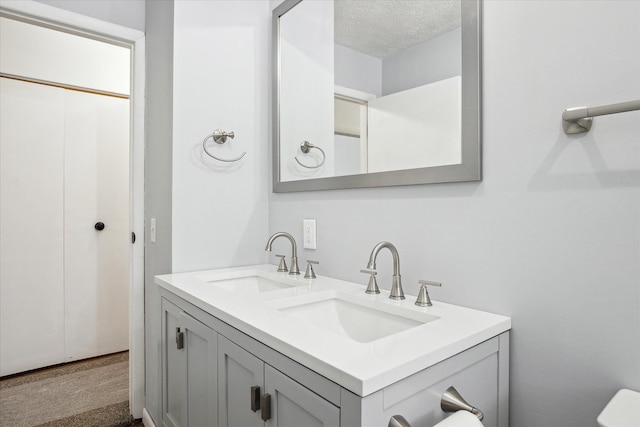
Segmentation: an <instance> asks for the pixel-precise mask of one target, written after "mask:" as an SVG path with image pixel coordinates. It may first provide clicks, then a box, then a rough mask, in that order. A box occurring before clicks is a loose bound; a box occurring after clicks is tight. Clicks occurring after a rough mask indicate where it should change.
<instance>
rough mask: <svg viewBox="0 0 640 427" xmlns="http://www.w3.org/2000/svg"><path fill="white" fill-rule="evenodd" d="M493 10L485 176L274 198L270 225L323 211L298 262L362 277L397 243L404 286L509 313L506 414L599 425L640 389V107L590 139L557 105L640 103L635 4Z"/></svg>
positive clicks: (600, 124) (383, 268)
mask: <svg viewBox="0 0 640 427" xmlns="http://www.w3.org/2000/svg"><path fill="white" fill-rule="evenodd" d="M484 16H485V19H484V25H485V26H484V67H483V70H484V85H483V89H484V120H483V125H484V132H483V134H484V148H483V153H484V154H483V164H484V179H483V181H482V182H478V183H461V184H439V185H429V186H415V187H397V188H386V189H363V190H341V191H324V192H313V193H309V194H304V193H293V194H272V195H271V201H270V211H269V216H270V232H275V231H279V230H283V231H289V232H290V233H292V234H293V235H294V236H295V237H296V239H297V240H298V241H300V240H301V237H302V219H303V218H315V219H317V228H318V249H317V250H316V251H311V250H302V249H300V251H301V253H300V254H299V257H300V259H301V261H302V262H304V260H305V259H307V258H310V259H315V260H318V261H320V265H319V266H318V267H317V269H316V272H317V273H318V274H326V275H330V276H334V277H338V278H341V279H346V280H352V281H357V282H360V283H362V284H366V277H364V275H363V274H361V273H359V270H360V269H361V268H363V267H365V265H366V261H367V259H368V256H369V253H370V251H371V249H372V248H373V246H374V245H375V244H376V243H377V242H379V241H381V240H389V241H391V242H393V243H395V244H396V246H397V247H398V249H399V251H400V255H401V260H402V273H403V282H404V286H405V291H406V292H407V293H409V294H413V295H415V294H416V293H417V289H418V288H417V281H418V279H428V280H436V281H442V282H443V283H444V285H443V287H442V288H438V289H434V290H433V291H431V296H432V298H434V299H436V300H441V301H446V302H450V303H454V304H459V305H463V306H467V307H474V308H478V309H481V310H487V311H491V312H496V313H501V314H506V315H509V316H512V319H513V331H512V345H511V351H512V353H511V354H512V359H511V377H510V378H511V425H513V426H517V427H541V426H562V427H570V426H575V427H583V426H595V425H596V417H597V415H598V413H599V412H600V411H601V410H602V408H603V407H604V405H605V404H606V403H607V401H608V400H609V399H610V398H611V397H612V396H613V394H614V393H615V391H616V390H617V389H619V388H622V387H628V388H632V389H636V390H637V389H640V343H639V339H640V338H639V335H638V333H639V328H640V283H639V280H640V279H639V278H640V262H639V259H640V143H639V141H640V120H639V117H640V116H639V114H640V113H639V112H634V113H625V114H619V115H615V116H608V117H601V118H598V119H596V123H595V125H594V127H593V129H592V131H591V132H590V133H589V134H588V135H583V136H580V137H568V136H566V135H565V134H564V133H563V132H562V128H561V121H560V116H561V113H562V111H563V110H564V109H565V108H568V107H573V106H579V105H588V104H591V105H600V104H607V103H613V102H618V101H625V100H631V99H638V98H640V79H638V76H639V75H640V58H639V57H638V55H637V53H638V52H639V51H640V26H638V18H639V17H640V2H637V1H633V2H630V1H582V2H577V1H574V0H570V1H553V2H551V1H546V2H541V1H524V0H522V1H502V0H500V1H498V0H488V1H486V3H485V9H484ZM380 258H381V259H380V260H379V262H378V267H379V270H380V276H382V277H380V278H379V280H378V283H379V284H380V285H382V286H384V287H386V288H387V289H388V288H389V283H390V277H389V274H390V270H391V257H390V256H389V254H388V253H387V252H383V253H381V254H380ZM272 262H275V260H274V259H272Z"/></svg>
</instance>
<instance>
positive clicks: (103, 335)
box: [64, 90, 131, 361]
mask: <svg viewBox="0 0 640 427" xmlns="http://www.w3.org/2000/svg"><path fill="white" fill-rule="evenodd" d="M65 112H66V114H65V121H64V124H65V161H64V165H65V166H64V173H65V198H64V213H65V215H64V218H65V221H64V224H65V238H64V254H65V307H66V308H65V347H66V351H65V359H66V360H67V361H72V360H77V359H82V358H86V357H93V356H98V355H102V354H108V353H114V352H117V351H123V350H127V349H128V348H129V305H128V296H129V295H128V294H129V259H130V253H129V252H130V247H131V245H130V238H131V235H130V227H129V100H127V99H121V98H115V97H110V96H103V95H96V94H90V93H85V92H78V91H70V90H67V91H65ZM98 222H102V223H104V224H105V226H104V229H103V230H101V231H98V230H96V228H94V226H95V224H96V223H98Z"/></svg>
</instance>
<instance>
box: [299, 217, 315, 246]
mask: <svg viewBox="0 0 640 427" xmlns="http://www.w3.org/2000/svg"><path fill="white" fill-rule="evenodd" d="M302 236H303V237H302V239H303V245H304V248H305V249H316V220H315V219H303V220H302Z"/></svg>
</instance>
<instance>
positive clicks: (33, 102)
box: [0, 78, 64, 375]
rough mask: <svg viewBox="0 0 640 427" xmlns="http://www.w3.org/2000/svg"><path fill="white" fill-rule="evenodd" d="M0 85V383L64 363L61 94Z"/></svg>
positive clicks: (30, 86) (10, 83) (45, 88)
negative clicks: (2, 378) (1, 379)
mask: <svg viewBox="0 0 640 427" xmlns="http://www.w3.org/2000/svg"><path fill="white" fill-rule="evenodd" d="M0 85H1V86H0V111H1V112H2V114H0V235H1V236H2V238H1V239H0V375H9V374H13V373H17V372H21V371H25V370H29V369H35V368H39V367H42V366H47V365H53V364H57V363H62V362H63V361H64V324H63V316H64V314H63V312H64V300H63V295H64V291H63V283H64V282H63V280H64V273H63V246H62V242H63V204H62V200H63V143H64V120H63V116H64V90H62V89H58V88H54V87H49V86H42V85H35V84H32V83H25V82H21V81H17V80H11V79H7V78H0Z"/></svg>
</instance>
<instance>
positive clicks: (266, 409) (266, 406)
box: [260, 393, 271, 421]
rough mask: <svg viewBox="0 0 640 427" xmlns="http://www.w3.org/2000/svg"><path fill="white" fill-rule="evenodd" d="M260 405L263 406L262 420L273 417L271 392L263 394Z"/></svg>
mask: <svg viewBox="0 0 640 427" xmlns="http://www.w3.org/2000/svg"><path fill="white" fill-rule="evenodd" d="M260 406H262V412H261V414H260V415H261V417H262V421H267V420H269V419H271V395H270V394H269V393H266V394H263V395H262V397H261V398H260Z"/></svg>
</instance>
